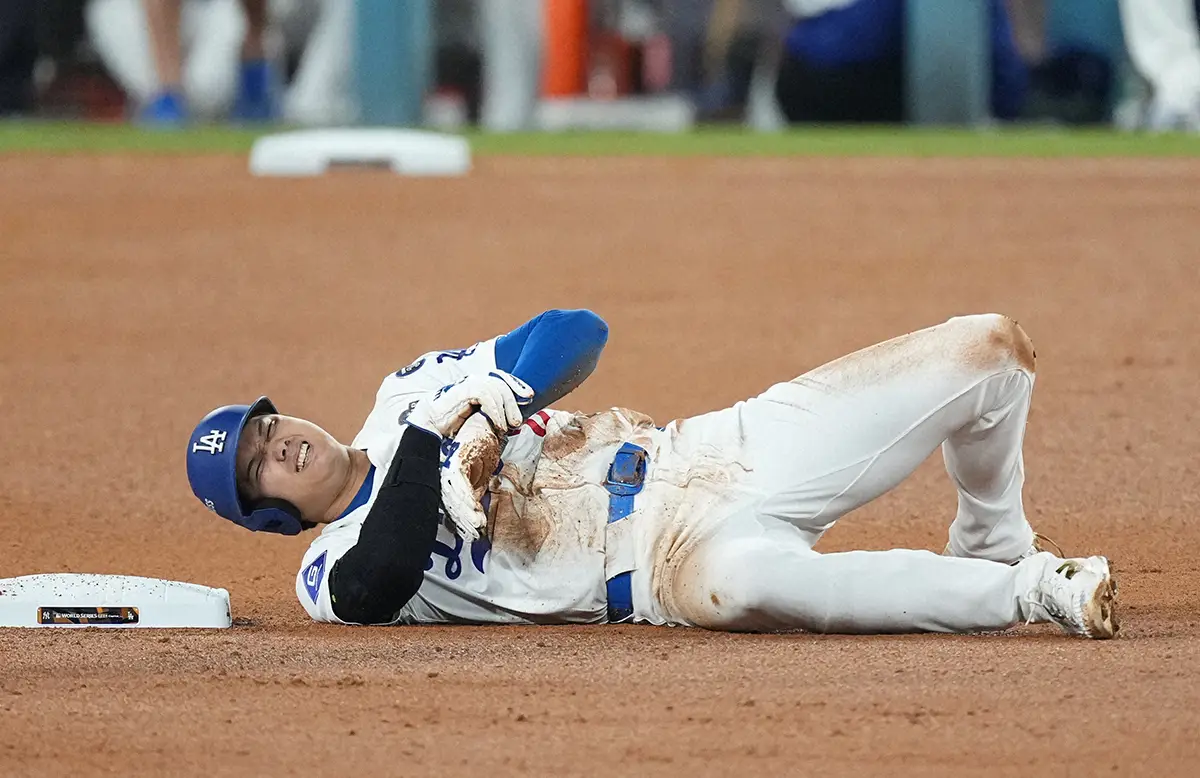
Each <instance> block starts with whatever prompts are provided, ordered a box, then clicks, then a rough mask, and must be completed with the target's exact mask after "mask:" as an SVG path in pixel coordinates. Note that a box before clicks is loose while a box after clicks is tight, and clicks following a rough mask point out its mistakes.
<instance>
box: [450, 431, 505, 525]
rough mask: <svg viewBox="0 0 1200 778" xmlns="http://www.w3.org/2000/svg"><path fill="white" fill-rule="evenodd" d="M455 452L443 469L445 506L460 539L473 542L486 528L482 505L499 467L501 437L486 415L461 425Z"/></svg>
mask: <svg viewBox="0 0 1200 778" xmlns="http://www.w3.org/2000/svg"><path fill="white" fill-rule="evenodd" d="M454 443H455V446H454V449H453V453H452V454H451V455H450V458H449V459H448V460H447V461H446V462H445V463H444V464H443V466H442V473H441V477H442V505H443V506H444V507H445V508H446V513H447V514H449V516H450V521H452V522H453V523H454V526H455V528H456V529H457V530H458V535H459V537H461V538H463V539H464V540H474V539H476V538H478V537H479V533H480V532H481V531H482V530H483V529H485V528H486V527H487V520H488V519H487V514H486V513H484V511H483V507H482V506H481V504H480V502H481V500H482V499H483V493H484V492H485V491H486V490H487V486H488V483H489V482H490V481H491V477H492V475H493V474H494V473H495V472H496V468H497V466H498V465H499V464H500V438H499V437H497V436H496V433H495V431H494V430H493V429H492V426H491V425H490V424H489V423H488V421H487V419H485V418H484V417H483V414H481V413H477V414H475V415H474V416H472V417H471V418H469V419H467V421H466V422H465V423H464V424H463V425H462V428H461V429H460V430H459V431H458V435H456V436H455V438H454Z"/></svg>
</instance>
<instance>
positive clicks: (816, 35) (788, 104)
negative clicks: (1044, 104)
mask: <svg viewBox="0 0 1200 778" xmlns="http://www.w3.org/2000/svg"><path fill="white" fill-rule="evenodd" d="M784 4H785V5H786V7H787V9H788V11H789V12H790V13H791V15H792V19H793V21H792V24H791V26H790V29H789V30H788V32H787V35H786V38H785V40H784V54H783V58H782V62H781V63H780V68H779V75H778V79H777V81H776V88H775V94H776V97H777V99H778V101H779V106H780V108H781V109H782V111H783V113H784V115H785V116H786V117H787V119H788V121H789V122H792V123H799V122H870V123H896V122H902V121H904V119H905V103H906V100H905V98H906V94H905V92H906V90H905V72H904V28H905V10H906V9H905V2H904V0H784ZM988 5H989V11H990V17H991V27H990V35H991V44H992V84H991V109H992V115H993V116H994V117H995V118H997V119H1003V120H1009V119H1015V118H1017V117H1018V116H1019V115H1020V113H1021V107H1022V103H1023V101H1024V98H1025V91H1026V88H1027V85H1028V81H1029V74H1028V70H1027V68H1026V65H1025V62H1024V61H1023V60H1022V59H1021V56H1020V54H1019V53H1018V51H1017V47H1016V43H1015V41H1014V39H1013V32H1012V25H1011V23H1010V21H1009V17H1008V10H1007V8H1006V7H1005V4H1004V2H1003V0H988Z"/></svg>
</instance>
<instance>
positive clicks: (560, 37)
mask: <svg viewBox="0 0 1200 778" xmlns="http://www.w3.org/2000/svg"><path fill="white" fill-rule="evenodd" d="M542 7H543V9H544V10H543V14H544V16H543V19H544V24H545V31H546V32H545V35H546V48H545V58H544V59H543V63H544V64H543V66H542V96H543V97H574V96H576V95H579V94H582V93H583V91H584V87H585V84H586V83H587V81H586V79H587V57H588V53H587V52H588V0H543V3H542Z"/></svg>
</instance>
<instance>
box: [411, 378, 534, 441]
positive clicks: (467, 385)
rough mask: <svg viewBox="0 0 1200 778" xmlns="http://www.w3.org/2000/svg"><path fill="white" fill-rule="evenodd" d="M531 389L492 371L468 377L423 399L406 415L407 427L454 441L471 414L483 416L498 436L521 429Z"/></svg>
mask: <svg viewBox="0 0 1200 778" xmlns="http://www.w3.org/2000/svg"><path fill="white" fill-rule="evenodd" d="M533 394H534V392H533V389H531V388H530V387H529V385H528V384H526V383H525V382H524V381H522V380H521V379H520V378H517V377H516V376H514V375H511V374H509V373H506V372H504V371H503V370H492V371H491V372H489V373H487V374H478V375H469V376H467V377H466V378H464V379H462V380H461V381H459V382H458V383H455V384H450V385H449V386H444V387H442V388H441V389H439V390H438V391H437V393H435V394H433V395H431V396H429V397H425V398H422V399H421V400H420V401H419V402H418V403H417V404H416V406H414V407H413V409H412V412H411V413H410V414H409V415H408V419H407V421H408V423H409V424H413V425H415V426H417V427H422V428H424V429H427V430H429V431H431V432H435V433H437V434H438V435H441V436H442V437H443V438H450V437H454V436H455V435H456V434H457V433H458V430H459V428H460V427H461V426H462V425H463V422H465V421H466V420H467V419H468V418H470V417H471V416H472V415H473V414H474V413H476V412H479V413H481V414H483V415H484V416H485V417H486V418H487V420H488V421H489V422H491V424H492V427H494V428H495V429H496V431H497V432H499V433H507V432H508V431H510V430H515V429H517V428H518V427H520V426H521V423H522V422H523V421H524V418H523V417H522V415H521V407H522V406H525V405H529V403H531V402H533Z"/></svg>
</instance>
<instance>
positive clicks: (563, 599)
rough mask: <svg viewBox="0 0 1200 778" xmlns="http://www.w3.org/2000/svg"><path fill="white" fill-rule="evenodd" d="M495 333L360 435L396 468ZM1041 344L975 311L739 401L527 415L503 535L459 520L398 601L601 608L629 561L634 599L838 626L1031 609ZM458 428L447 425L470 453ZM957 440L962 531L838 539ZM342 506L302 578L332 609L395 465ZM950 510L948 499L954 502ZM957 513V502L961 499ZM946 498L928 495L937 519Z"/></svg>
mask: <svg viewBox="0 0 1200 778" xmlns="http://www.w3.org/2000/svg"><path fill="white" fill-rule="evenodd" d="M495 367H496V365H495V353H494V341H485V342H482V343H479V344H477V345H475V346H473V347H471V348H470V349H465V350H462V351H448V352H431V353H429V354H426V355H425V356H423V357H421V359H419V360H417V362H414V363H413V364H412V365H410V366H409V367H407V368H404V369H403V370H401V371H399V372H397V373H396V374H395V375H392V376H389V377H388V378H386V379H385V380H384V381H383V384H382V386H381V387H380V389H379V392H378V395H377V397H376V404H375V407H374V409H373V410H372V412H371V414H370V416H369V417H368V418H367V420H366V423H365V424H364V426H363V428H362V430H361V431H360V432H359V434H358V435H357V437H356V438H355V439H354V441H353V443H352V444H351V445H352V446H353V447H355V448H360V449H365V450H366V451H367V454H368V457H369V458H370V460H371V462H372V463H373V464H374V466H375V471H374V473H375V474H378V473H380V472H386V469H387V467H388V464H389V462H390V461H391V458H392V455H393V453H394V452H395V448H396V445H397V444H398V441H399V439H400V435H401V433H402V431H403V429H404V422H403V419H404V418H405V417H406V416H405V413H406V411H407V410H408V409H409V408H410V406H411V405H412V403H413V402H414V401H415V400H417V399H418V398H420V397H422V396H425V395H426V394H428V393H430V392H435V391H437V390H438V389H439V388H441V387H442V386H444V385H446V384H450V383H452V382H454V381H457V380H459V379H460V378H462V377H464V376H466V375H468V374H470V373H476V372H487V371H489V370H492V369H495ZM1033 371H1034V355H1033V349H1032V346H1031V344H1030V342H1029V340H1028V338H1027V337H1026V336H1025V333H1024V332H1023V331H1022V330H1021V329H1020V327H1018V326H1017V325H1016V323H1015V322H1013V321H1012V320H1010V319H1008V318H1006V317H1003V316H999V315H993V314H987V315H980V316H968V317H960V318H955V319H951V320H950V321H948V322H946V323H944V324H941V325H938V326H936V327H931V328H928V329H925V330H921V331H919V332H915V333H911V334H909V335H905V336H902V337H899V338H895V339H893V340H890V341H887V342H885V343H881V344H878V345H876V346H872V347H870V348H867V349H863V350H861V351H859V352H856V353H854V354H851V355H849V356H846V357H843V358H841V359H839V360H835V361H834V362H831V363H829V364H827V365H824V366H822V367H819V368H816V369H815V370H812V371H810V372H808V373H806V374H804V375H803V376H800V377H799V378H796V379H794V380H792V381H789V382H785V383H780V384H777V385H775V386H773V387H771V388H770V389H768V390H767V391H766V392H765V393H763V394H762V395H760V396H758V397H756V398H753V399H750V400H747V401H745V402H739V403H737V404H735V405H734V406H733V407H731V408H727V409H724V410H721V411H716V412H714V413H709V414H706V415H703V416H698V417H694V418H690V419H683V420H676V421H673V422H671V423H669V424H667V425H666V426H665V427H657V426H655V424H654V422H653V421H652V420H651V419H649V418H648V417H646V416H644V415H642V414H639V413H636V412H634V411H628V410H624V409H612V410H609V411H604V412H602V413H598V414H587V415H585V414H575V413H565V412H560V411H552V410H545V411H539V412H538V413H537V414H535V415H533V416H532V417H531V418H529V420H528V421H526V423H525V425H524V426H523V427H522V428H521V430H520V432H519V433H516V434H513V435H511V436H509V438H508V440H507V442H506V444H505V445H504V448H503V453H502V468H501V469H500V470H499V472H498V473H497V474H496V475H494V476H493V477H492V479H491V482H490V484H489V487H488V493H487V495H486V496H485V498H484V503H485V506H484V507H485V509H486V512H487V514H488V517H489V525H488V531H487V533H486V535H487V537H486V539H480V540H478V541H474V542H466V543H464V542H463V541H462V540H461V539H459V538H458V537H457V536H456V535H455V534H454V533H453V532H452V531H451V529H450V528H449V527H450V526H451V525H450V523H449V522H443V524H442V526H441V527H440V528H439V530H438V536H437V541H436V544H435V548H434V551H433V553H432V555H431V556H430V560H429V562H428V563H427V566H426V573H425V580H424V583H423V585H422V586H421V588H420V591H419V592H418V594H417V595H416V596H415V597H414V598H413V599H412V600H410V601H409V603H408V604H407V605H406V606H405V607H404V608H403V610H402V611H401V612H400V614H399V615H398V617H397V622H398V623H430V622H434V623H436V622H461V623H597V622H604V621H606V620H607V618H608V612H607V594H606V581H607V580H608V579H609V578H612V577H613V576H614V575H617V574H620V573H624V572H630V573H631V591H632V601H633V603H632V604H633V616H634V620H635V621H640V622H646V623H651V624H682V625H697V626H705V627H711V628H719V629H735V630H736V629H744V630H777V629H797V628H802V629H810V630H815V631H840V632H903V631H954V632H961V631H968V630H974V629H1002V628H1005V627H1009V626H1011V625H1013V624H1015V623H1018V622H1020V621H1023V620H1025V619H1027V618H1029V617H1030V616H1031V612H1030V610H1029V607H1028V604H1027V603H1026V602H1025V601H1024V599H1025V598H1024V595H1025V593H1026V592H1028V591H1029V590H1030V589H1031V588H1032V587H1033V586H1034V585H1035V583H1036V581H1037V580H1038V579H1039V577H1040V576H1041V574H1042V572H1043V570H1042V568H1043V567H1044V566H1045V564H1046V562H1045V560H1044V559H1043V558H1042V557H1032V558H1030V559H1026V560H1024V561H1021V562H1020V563H1019V564H1015V565H1011V566H1010V565H1007V564H997V563H996V561H987V560H997V561H1009V560H1014V559H1018V558H1020V557H1021V556H1022V555H1023V554H1024V553H1025V552H1026V551H1027V550H1028V549H1029V548H1030V546H1031V545H1032V542H1033V532H1032V529H1031V528H1030V526H1029V524H1028V522H1027V521H1026V519H1025V514H1024V510H1023V506H1022V501H1021V488H1022V484H1023V480H1024V472H1023V464H1022V456H1021V445H1022V441H1023V438H1024V431H1025V420H1026V416H1027V413H1028V410H1029V403H1030V397H1031V393H1032V388H1033V383H1034V372H1033ZM624 443H634V444H636V445H637V446H640V447H641V448H642V449H644V450H645V451H646V454H647V457H646V459H647V468H646V476H645V485H644V488H643V489H642V490H641V492H640V493H638V494H637V495H636V497H635V498H634V502H633V509H632V512H631V513H629V514H628V516H626V517H625V518H621V519H620V520H619V521H614V522H612V523H610V522H609V517H610V493H609V491H608V490H607V489H606V488H605V486H604V482H605V477H606V475H607V474H608V470H609V466H610V464H611V463H612V461H613V457H614V455H615V453H616V452H617V450H618V449H619V448H620V447H621V446H622V444H624ZM454 446H455V442H454V441H446V442H445V443H444V444H443V456H448V455H450V454H451V453H452V452H453V450H454ZM938 446H941V447H942V450H943V456H944V458H945V461H946V467H947V471H948V472H949V474H950V477H951V480H952V481H953V482H954V484H955V486H956V487H957V489H958V494H959V499H958V507H957V513H956V515H955V516H954V521H953V524H952V525H951V527H950V551H951V552H952V553H953V554H954V556H943V555H938V554H934V553H931V552H928V551H910V550H893V551H882V552H866V551H856V552H847V553H836V554H819V553H817V552H815V551H813V550H812V546H813V544H814V543H816V541H817V540H818V539H819V538H820V537H821V535H822V534H823V533H824V532H825V531H826V530H827V529H828V528H829V527H831V526H832V525H833V523H834V522H835V521H836V520H837V519H838V518H839V517H840V516H842V515H843V514H845V513H847V512H849V511H851V510H853V509H855V508H857V507H859V506H861V505H863V504H864V503H866V502H869V501H870V500H872V499H874V498H876V497H878V496H879V495H881V494H883V493H884V492H886V491H888V490H890V489H891V488H893V487H894V486H896V485H897V484H898V483H900V481H902V480H903V479H904V478H905V477H907V476H908V475H909V474H910V473H911V472H912V471H913V470H914V469H915V468H916V467H917V466H918V465H919V464H920V463H921V462H922V461H923V460H924V459H925V458H926V457H927V456H928V455H929V454H930V453H932V452H933V451H934V450H935V449H937V448H938ZM380 480H381V479H380V478H379V477H374V478H373V481H372V485H371V487H370V494H369V499H367V500H366V501H365V502H362V503H361V504H360V505H358V507H356V508H354V509H353V510H352V511H351V512H349V513H348V514H347V515H346V516H345V517H344V518H342V519H340V520H338V521H336V522H334V523H333V524H331V525H329V526H327V527H326V528H325V529H324V531H323V532H322V533H321V535H320V536H319V537H318V538H317V539H316V540H315V541H314V542H313V544H312V546H311V547H310V548H309V550H308V551H307V553H306V554H305V556H304V560H303V563H302V566H301V569H300V572H299V574H298V575H297V579H296V593H297V596H298V597H299V599H300V601H301V602H302V603H303V604H304V607H305V609H306V610H307V611H308V613H309V614H310V615H311V616H312V617H313V618H314V619H317V620H320V621H335V622H336V621H339V620H338V619H337V617H336V616H335V615H334V613H333V609H332V605H331V603H330V601H329V587H328V581H327V579H328V575H329V570H330V568H331V567H332V565H333V563H334V561H335V560H336V559H338V558H339V557H340V556H341V555H342V554H344V553H345V552H346V551H347V550H349V549H350V548H351V547H352V546H353V545H354V544H355V543H356V542H357V540H358V534H359V529H360V527H361V524H362V520H363V519H364V518H365V516H366V515H367V512H368V510H369V508H370V505H371V503H372V502H373V500H374V497H375V493H376V491H377V489H378V487H379V481H380ZM949 513H950V511H947V514H949ZM947 517H948V516H947ZM942 519H943V517H941V516H936V517H930V520H931V521H939V520H942Z"/></svg>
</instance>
